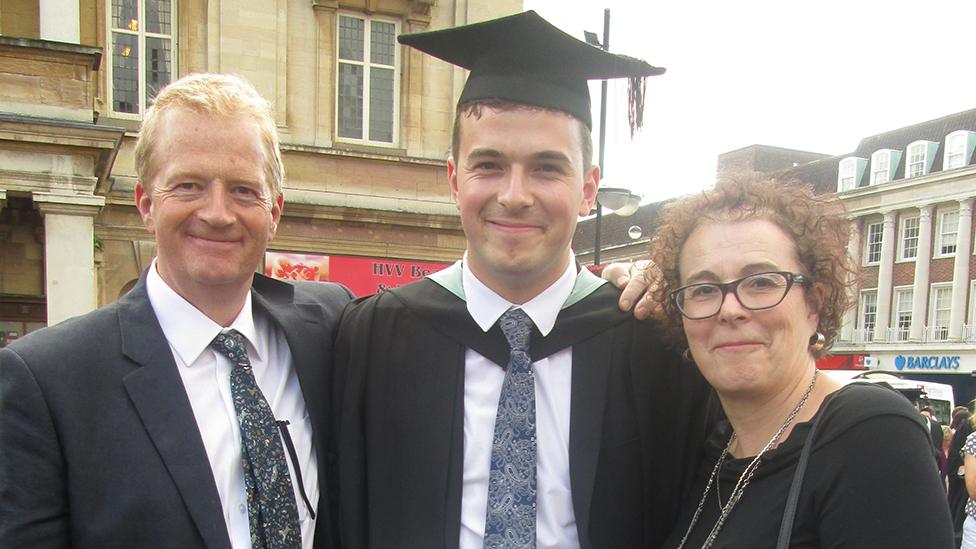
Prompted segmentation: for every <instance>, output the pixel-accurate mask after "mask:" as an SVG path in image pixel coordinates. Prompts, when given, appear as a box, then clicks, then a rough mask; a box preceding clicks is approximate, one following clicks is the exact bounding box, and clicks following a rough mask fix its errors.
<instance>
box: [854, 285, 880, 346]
mask: <svg viewBox="0 0 976 549" xmlns="http://www.w3.org/2000/svg"><path fill="white" fill-rule="evenodd" d="M858 318H859V319H860V328H861V333H862V334H864V341H873V340H874V327H875V325H877V320H878V291H877V290H863V291H861V306H860V308H859V311H858Z"/></svg>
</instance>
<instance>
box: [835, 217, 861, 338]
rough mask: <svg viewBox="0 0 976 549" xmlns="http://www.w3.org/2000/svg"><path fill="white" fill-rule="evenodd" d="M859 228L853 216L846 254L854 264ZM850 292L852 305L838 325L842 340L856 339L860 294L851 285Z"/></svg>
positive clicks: (858, 256)
mask: <svg viewBox="0 0 976 549" xmlns="http://www.w3.org/2000/svg"><path fill="white" fill-rule="evenodd" d="M861 230H862V223H861V220H860V219H859V218H854V219H852V220H851V240H850V242H848V243H847V254H848V255H849V256H850V257H851V261H853V262H854V264H855V265H860V264H861ZM853 277H854V275H853V274H852V275H850V276H849V277H848V279H851V278H853ZM848 291H849V292H852V295H851V299H852V302H853V303H854V306H853V307H851V308H850V309H848V310H847V312H845V313H844V318H843V319H841V326H840V339H841V340H842V341H852V342H853V341H857V340H858V338H857V337H856V336H855V331H856V330H857V311H858V307H859V306H860V298H861V296H860V294H859V292H858V290H857V288H856V287H852V288H851V289H849V290H848Z"/></svg>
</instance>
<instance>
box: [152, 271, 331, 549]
mask: <svg viewBox="0 0 976 549" xmlns="http://www.w3.org/2000/svg"><path fill="white" fill-rule="evenodd" d="M146 291H147V293H148V294H149V302H150V303H151V304H152V308H153V311H154V312H155V313H156V318H157V319H158V320H159V325H160V327H162V329H163V334H165V336H166V341H167V342H169V346H170V349H171V350H172V351H173V359H174V360H175V361H176V366H177V370H178V371H179V373H180V377H181V378H182V380H183V386H184V387H185V388H186V394H187V396H188V397H189V399H190V407H191V408H193V416H194V417H195V418H196V421H197V427H198V428H199V429H200V435H201V437H202V438H203V446H204V448H205V449H206V450H207V458H208V459H209V460H210V469H211V471H212V472H213V476H214V481H215V482H216V484H217V493H218V494H219V495H220V503H221V506H222V507H223V514H224V520H225V522H226V524H227V532H228V534H229V535H230V542H231V545H232V546H233V547H234V548H235V549H249V548H250V547H251V535H250V525H249V522H248V516H247V495H246V489H245V487H244V469H243V468H242V467H241V431H240V425H239V424H238V422H237V414H236V412H235V411H234V402H233V400H232V398H231V393H230V372H231V369H232V365H231V363H230V360H228V359H227V358H226V357H225V356H223V355H222V354H220V353H217V352H215V351H213V350H212V349H211V348H210V342H211V341H213V339H214V338H215V337H217V334H219V333H220V332H221V331H224V328H222V327H221V326H220V325H218V324H216V323H215V322H214V321H212V320H210V318H208V317H207V316H206V315H204V314H203V313H202V312H200V311H199V310H198V309H197V308H196V307H194V306H193V305H191V304H190V303H189V302H187V301H186V300H185V299H183V298H182V297H180V295H179V294H177V293H176V292H175V291H173V289H172V288H170V287H169V286H168V285H167V284H166V282H165V281H164V280H163V279H162V278H161V277H160V276H159V274H158V273H157V272H156V263H155V261H153V264H152V266H151V267H150V268H149V275H148V277H147V279H146ZM227 329H228V330H229V329H234V330H237V331H238V332H240V333H241V334H242V335H243V336H244V339H245V340H246V341H247V355H248V358H249V359H250V361H251V368H252V369H253V371H254V377H255V379H256V380H257V384H258V387H260V388H261V392H262V393H264V397H265V399H267V401H268V404H270V405H271V410H272V411H273V412H274V416H275V419H278V420H288V421H289V422H290V425H288V432H289V434H290V435H291V438H292V441H293V442H294V443H295V452H296V454H297V455H298V462H299V467H300V468H301V474H302V480H303V481H304V484H305V491H306V493H307V494H308V498H309V501H310V502H311V504H312V505H313V509H315V508H316V506H317V504H318V499H319V479H318V466H317V463H318V462H317V456H316V452H315V448H314V447H313V446H312V424H311V420H310V419H309V417H308V412H307V410H306V409H305V399H304V397H303V396H302V391H301V387H300V386H299V384H298V376H297V375H296V374H295V368H294V365H293V364H292V357H291V350H290V349H289V348H288V342H287V341H286V340H285V336H284V333H282V331H281V330H280V329H279V328H278V327H277V326H276V325H275V324H274V323H273V322H271V321H270V319H268V318H265V316H264V315H253V314H252V309H251V294H250V292H249V293H248V294H247V298H246V301H245V302H244V307H243V308H242V309H241V312H240V313H239V314H238V316H237V318H236V319H234V322H233V323H232V324H231V325H230V326H229V327H228V328H227ZM282 448H283V449H284V450H285V461H287V462H288V470H289V472H290V473H291V481H292V487H293V488H294V489H295V503H296V504H297V505H298V518H299V521H300V523H301V530H302V547H303V548H304V549H311V547H312V541H313V540H312V537H313V534H314V532H315V521H314V520H312V518H311V516H310V515H309V513H308V509H307V508H306V506H305V502H304V501H303V500H302V496H301V493H300V492H299V491H298V483H297V482H296V481H295V471H294V466H293V464H292V462H291V459H290V457H289V456H288V451H287V448H285V447H284V444H282Z"/></svg>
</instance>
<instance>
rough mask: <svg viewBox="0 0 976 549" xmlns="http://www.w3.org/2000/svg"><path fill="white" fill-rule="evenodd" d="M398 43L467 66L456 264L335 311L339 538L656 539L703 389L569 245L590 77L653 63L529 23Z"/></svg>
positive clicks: (586, 153) (441, 541) (627, 72)
mask: <svg viewBox="0 0 976 549" xmlns="http://www.w3.org/2000/svg"><path fill="white" fill-rule="evenodd" d="M400 41H401V42H402V43H404V44H407V45H410V46H413V47H415V48H418V49H420V50H422V51H425V52H427V53H430V54H432V55H435V56H437V57H439V58H441V59H444V60H447V61H449V62H451V63H454V64H457V65H461V66H463V67H465V68H469V69H471V71H472V72H471V75H470V78H469V79H468V81H467V84H466V86H465V88H464V91H463V93H462V94H461V99H460V101H459V105H458V114H457V121H456V127H455V136H454V143H453V153H452V157H451V159H450V160H449V161H448V176H449V179H450V185H451V192H452V195H453V197H454V200H455V202H456V204H457V207H458V209H459V210H460V213H461V221H462V224H463V227H464V231H465V236H466V239H467V252H466V253H465V256H464V259H463V260H462V261H459V262H458V263H457V264H455V265H454V266H452V267H450V268H448V269H446V270H444V271H442V272H440V273H437V274H435V275H432V276H430V277H428V278H426V279H424V280H422V281H420V282H417V283H415V284H411V285H408V286H405V287H402V288H397V289H394V290H390V291H387V292H385V293H383V294H380V295H377V296H374V297H373V298H369V299H366V300H362V301H359V302H356V303H354V304H353V305H352V306H350V307H349V308H347V310H346V313H345V314H344V317H343V320H342V322H341V325H340V332H339V336H338V341H337V343H336V352H337V354H336V367H337V370H336V372H337V375H336V386H335V389H336V400H335V401H334V402H336V403H337V409H336V411H335V413H334V418H335V419H336V421H337V422H338V425H337V429H338V439H337V441H336V447H335V451H336V453H337V455H338V471H337V472H338V483H339V491H338V493H339V500H340V501H339V505H340V507H339V508H340V515H341V516H340V519H339V523H340V532H341V540H342V543H343V547H345V548H347V549H357V548H364V547H371V548H376V549H395V548H417V549H421V548H422V549H431V548H439V547H445V548H460V549H473V548H481V547H540V548H542V547H547V548H556V547H558V548H562V549H565V548H574V547H585V548H590V547H598V548H626V547H654V546H656V545H657V544H658V543H659V542H660V541H662V540H663V539H664V538H665V536H666V535H667V534H668V532H669V530H670V529H671V527H672V525H673V523H674V519H675V517H676V513H677V510H678V506H679V504H680V500H681V495H682V493H683V491H684V489H685V487H686V486H687V484H688V480H689V478H690V476H691V475H692V473H693V469H694V468H695V466H696V464H697V463H698V458H699V447H700V445H701V442H702V440H703V438H704V435H705V432H706V431H705V429H706V425H705V421H704V416H705V410H706V408H707V407H706V402H707V401H708V397H707V395H708V389H707V387H706V384H705V382H704V381H703V380H702V379H701V378H700V376H699V375H698V373H697V369H696V368H694V367H693V366H692V365H689V364H683V363H682V361H681V360H680V358H678V357H677V356H676V355H675V353H674V352H672V351H668V350H666V349H665V347H664V345H662V343H661V342H660V341H659V340H657V338H656V336H655V329H654V326H653V325H652V324H649V323H647V322H640V321H637V320H635V319H634V318H633V317H632V316H631V315H630V314H629V313H624V312H621V311H620V310H619V309H618V308H617V299H618V297H619V292H618V291H617V290H615V289H613V288H612V287H610V286H609V285H605V284H603V281H602V280H601V279H599V278H597V277H595V276H594V275H591V274H590V273H589V272H588V271H587V270H586V269H581V268H579V267H578V265H577V264H576V262H575V261H574V258H573V253H572V251H571V250H570V242H571V240H572V236H573V232H574V230H575V226H576V221H577V217H578V216H580V215H586V214H588V213H589V212H590V209H591V207H592V206H593V201H594V199H595V196H596V190H597V184H598V180H599V169H598V168H597V167H595V166H592V165H591V153H592V147H591V143H590V131H591V120H590V101H589V93H588V89H587V85H586V79H587V78H615V77H644V76H649V75H653V74H659V73H660V72H663V70H662V69H657V68H655V67H652V66H650V65H648V64H647V63H644V62H643V61H640V60H636V59H630V58H623V57H620V56H614V55H610V54H607V53H606V52H603V51H602V50H599V49H597V48H593V47H591V46H589V45H586V44H585V43H582V42H580V41H578V40H576V39H574V38H572V37H569V36H568V35H566V34H564V33H562V32H561V31H559V30H558V29H556V28H555V27H552V26H551V25H549V24H548V23H547V22H546V21H545V20H543V19H542V18H540V17H539V16H538V15H536V14H535V13H534V12H527V13H523V14H519V15H515V16H511V17H506V18H502V19H498V20H493V21H488V22H485V23H481V24H476V25H469V26H466V27H459V28H454V29H448V30H443V31H435V32H428V33H421V34H414V35H406V36H401V37H400Z"/></svg>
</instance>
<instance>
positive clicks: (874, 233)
mask: <svg viewBox="0 0 976 549" xmlns="http://www.w3.org/2000/svg"><path fill="white" fill-rule="evenodd" d="M864 234H865V237H864V264H865V265H874V264H877V263H880V262H881V238H882V235H883V234H884V223H881V222H878V223H868V224H867V225H866V226H865V229H864Z"/></svg>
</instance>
